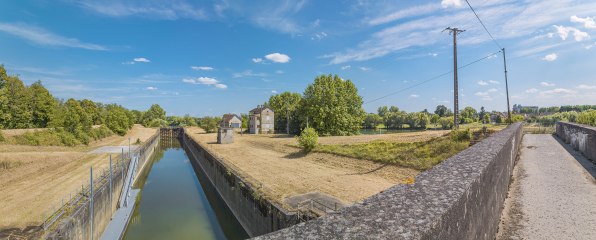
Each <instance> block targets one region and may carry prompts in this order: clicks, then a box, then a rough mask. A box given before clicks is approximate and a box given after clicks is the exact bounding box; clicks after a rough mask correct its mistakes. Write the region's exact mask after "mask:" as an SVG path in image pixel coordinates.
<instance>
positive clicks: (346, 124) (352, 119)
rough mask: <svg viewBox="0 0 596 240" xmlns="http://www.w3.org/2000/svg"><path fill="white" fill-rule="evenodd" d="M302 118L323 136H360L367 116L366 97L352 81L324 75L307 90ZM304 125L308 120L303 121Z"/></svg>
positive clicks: (316, 79)
mask: <svg viewBox="0 0 596 240" xmlns="http://www.w3.org/2000/svg"><path fill="white" fill-rule="evenodd" d="M301 105H302V106H301V108H303V114H302V115H301V118H302V119H305V118H306V117H309V122H310V125H311V126H312V127H313V128H314V129H316V130H317V132H319V133H320V134H321V135H324V136H327V135H340V136H345V135H357V134H359V130H360V124H361V123H362V122H363V121H364V118H365V117H366V113H365V112H364V109H362V97H361V96H360V95H358V89H357V88H356V86H354V84H353V83H352V82H351V81H350V80H343V79H341V78H339V77H338V76H337V75H335V76H334V77H333V76H332V75H331V74H330V75H328V76H325V75H321V76H320V77H317V78H315V81H314V83H312V84H309V85H308V87H307V88H306V89H305V90H304V94H303V98H302V104H301ZM302 124H303V125H304V121H302Z"/></svg>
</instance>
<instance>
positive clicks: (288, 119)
mask: <svg viewBox="0 0 596 240" xmlns="http://www.w3.org/2000/svg"><path fill="white" fill-rule="evenodd" d="M286 118H287V123H286V130H287V132H288V137H289V136H290V105H289V104H288V102H286Z"/></svg>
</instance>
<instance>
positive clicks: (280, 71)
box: [275, 70, 284, 74]
mask: <svg viewBox="0 0 596 240" xmlns="http://www.w3.org/2000/svg"><path fill="white" fill-rule="evenodd" d="M275 73H278V74H281V73H284V71H282V70H277V71H275Z"/></svg>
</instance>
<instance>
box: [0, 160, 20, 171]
mask: <svg viewBox="0 0 596 240" xmlns="http://www.w3.org/2000/svg"><path fill="white" fill-rule="evenodd" d="M22 164H23V162H21V161H10V160H6V159H4V160H2V161H0V170H8V169H11V168H14V167H18V166H21V165H22Z"/></svg>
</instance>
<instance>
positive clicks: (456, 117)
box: [443, 27, 466, 130]
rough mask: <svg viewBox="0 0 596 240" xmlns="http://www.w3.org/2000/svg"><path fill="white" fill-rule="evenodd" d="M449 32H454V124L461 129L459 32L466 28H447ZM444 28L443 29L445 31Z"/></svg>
mask: <svg viewBox="0 0 596 240" xmlns="http://www.w3.org/2000/svg"><path fill="white" fill-rule="evenodd" d="M445 30H447V31H449V34H453V104H454V106H453V107H454V109H453V114H454V116H453V126H454V127H455V129H456V130H458V129H459V100H458V86H457V37H456V36H457V34H459V33H462V32H465V31H466V30H459V29H457V28H451V27H448V28H445ZM445 30H443V31H445Z"/></svg>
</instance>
